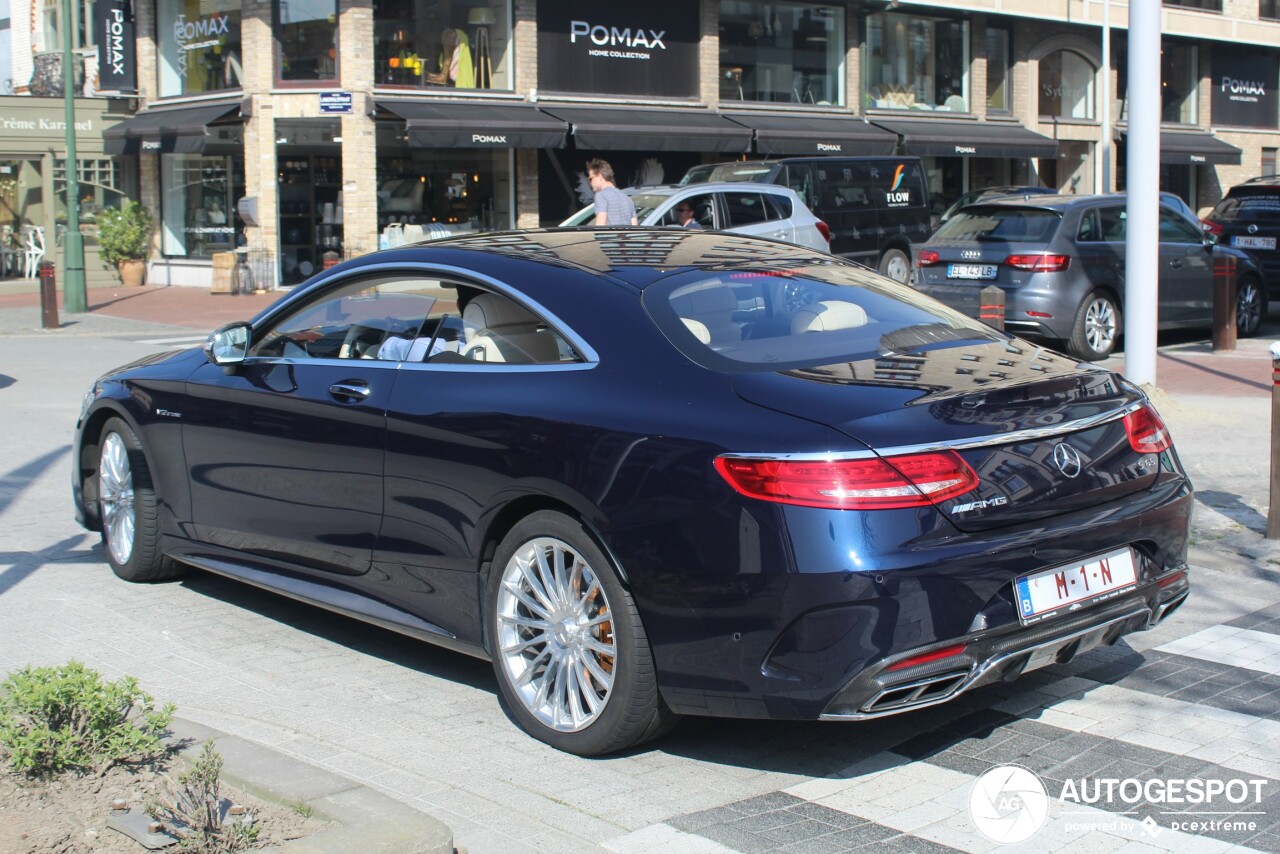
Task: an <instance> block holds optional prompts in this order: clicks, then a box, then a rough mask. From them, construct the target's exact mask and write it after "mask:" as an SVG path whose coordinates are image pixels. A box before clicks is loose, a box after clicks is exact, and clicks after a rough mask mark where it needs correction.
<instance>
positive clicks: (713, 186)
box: [623, 181, 795, 196]
mask: <svg viewBox="0 0 1280 854" xmlns="http://www.w3.org/2000/svg"><path fill="white" fill-rule="evenodd" d="M734 191H738V192H745V193H759V192H766V193H777V192H781V193H783V194H787V193H791V194H794V193H795V191H794V190H792V189H791V188H790V187H783V186H781V185H780V184H760V183H756V182H753V181H707V182H705V183H702V184H683V185H674V184H652V185H650V186H647V187H644V186H641V187H628V188H627V189H625V190H623V192H624V193H626V194H628V195H632V196H634V195H636V194H638V193H644V194H646V195H655V196H670V195H674V194H676V193H694V194H697V193H714V192H734Z"/></svg>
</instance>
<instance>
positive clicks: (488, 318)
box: [462, 294, 535, 329]
mask: <svg viewBox="0 0 1280 854" xmlns="http://www.w3.org/2000/svg"><path fill="white" fill-rule="evenodd" d="M534 319H535V318H534V316H533V315H531V314H530V313H529V312H528V311H526V310H525V309H523V308H521V307H520V306H519V305H517V304H516V303H514V302H512V301H511V300H509V299H507V298H506V297H501V296H498V295H497V294H480V295H479V296H477V297H473V298H472V299H471V301H470V302H468V303H467V306H466V308H464V309H463V310H462V322H463V324H464V325H465V326H468V327H470V328H472V329H497V328H500V327H502V326H507V325H510V324H512V323H528V322H530V321H532V320H534Z"/></svg>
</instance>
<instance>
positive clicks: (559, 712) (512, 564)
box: [485, 510, 674, 756]
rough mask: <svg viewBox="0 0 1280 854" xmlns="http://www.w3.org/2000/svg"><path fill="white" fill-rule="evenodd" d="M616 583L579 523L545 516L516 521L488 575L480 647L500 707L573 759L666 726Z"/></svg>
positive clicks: (636, 628) (627, 597)
mask: <svg viewBox="0 0 1280 854" xmlns="http://www.w3.org/2000/svg"><path fill="white" fill-rule="evenodd" d="M620 578H621V576H620V575H619V571H618V569H617V567H615V566H614V564H613V562H612V561H611V560H610V559H609V558H608V557H607V556H606V555H605V552H604V551H603V549H602V547H601V546H600V545H599V544H598V543H597V541H596V539H595V538H594V537H593V536H592V534H591V532H590V531H588V529H587V528H586V526H585V525H584V524H583V523H582V522H581V521H580V520H578V519H576V518H573V517H571V516H568V515H566V514H564V513H560V512H557V511H554V510H539V511H537V512H535V513H531V514H530V515H528V516H526V517H525V518H524V519H521V520H520V521H519V522H517V523H516V524H515V526H513V527H512V528H511V530H510V531H508V532H507V535H506V536H505V537H503V538H502V542H501V543H499V545H498V548H497V551H496V552H495V553H494V557H493V565H492V569H491V570H490V572H489V578H488V597H487V604H486V616H485V619H486V622H487V627H488V628H487V631H486V643H487V646H488V650H489V653H490V655H491V656H492V658H493V669H494V673H495V674H496V675H497V677H498V688H499V691H500V692H501V696H502V701H503V708H505V709H506V710H507V714H509V715H510V716H511V718H512V720H514V721H515V722H516V723H517V724H519V725H520V727H521V728H522V729H523V730H524V731H525V732H527V733H529V734H530V735H532V736H533V737H534V738H537V739H540V740H541V741H545V742H546V743H547V744H550V745H551V746H553V747H556V748H559V749H560V750H566V751H568V752H570V753H576V754H578V755H580V756H598V755H600V754H603V753H612V752H614V751H617V750H623V749H626V748H628V747H632V746H633V745H636V744H639V743H640V742H642V741H647V740H649V739H651V738H654V737H656V736H657V735H659V734H660V733H662V732H664V731H665V730H666V729H667V728H668V727H669V726H670V725H671V724H672V723H674V716H673V715H672V714H671V712H670V710H669V709H667V707H666V705H665V704H664V703H663V702H662V698H661V697H660V696H659V694H658V681H657V674H656V670H655V667H654V661H653V652H652V651H651V650H650V649H649V639H648V637H647V636H646V635H645V631H644V624H643V622H642V621H641V619H640V613H639V611H638V610H637V608H636V604H635V601H634V600H633V599H632V598H631V593H630V591H629V590H628V589H627V588H626V587H625V586H624V585H623V584H622V581H621V580H620Z"/></svg>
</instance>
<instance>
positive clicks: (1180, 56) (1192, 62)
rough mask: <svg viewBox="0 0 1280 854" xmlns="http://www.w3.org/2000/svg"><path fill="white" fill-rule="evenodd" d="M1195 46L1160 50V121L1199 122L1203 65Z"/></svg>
mask: <svg viewBox="0 0 1280 854" xmlns="http://www.w3.org/2000/svg"><path fill="white" fill-rule="evenodd" d="M1197 54H1198V51H1197V50H1196V47H1195V45H1189V44H1168V43H1166V44H1165V45H1164V47H1163V48H1162V49H1161V51H1160V121H1162V122H1176V123H1178V124H1184V125H1193V124H1195V123H1196V84H1197V83H1198V82H1199V80H1200V65H1199V63H1198V62H1197V61H1196V60H1197Z"/></svg>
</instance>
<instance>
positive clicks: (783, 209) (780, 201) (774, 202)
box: [763, 193, 792, 219]
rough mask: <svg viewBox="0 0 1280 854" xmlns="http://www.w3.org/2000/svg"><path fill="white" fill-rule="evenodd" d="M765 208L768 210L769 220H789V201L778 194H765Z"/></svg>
mask: <svg viewBox="0 0 1280 854" xmlns="http://www.w3.org/2000/svg"><path fill="white" fill-rule="evenodd" d="M763 198H764V203H765V207H766V208H768V210H769V219H789V218H790V217H791V211H792V205H791V199H789V198H788V197H786V196H783V195H780V194H778V193H765V194H764V196H763Z"/></svg>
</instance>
